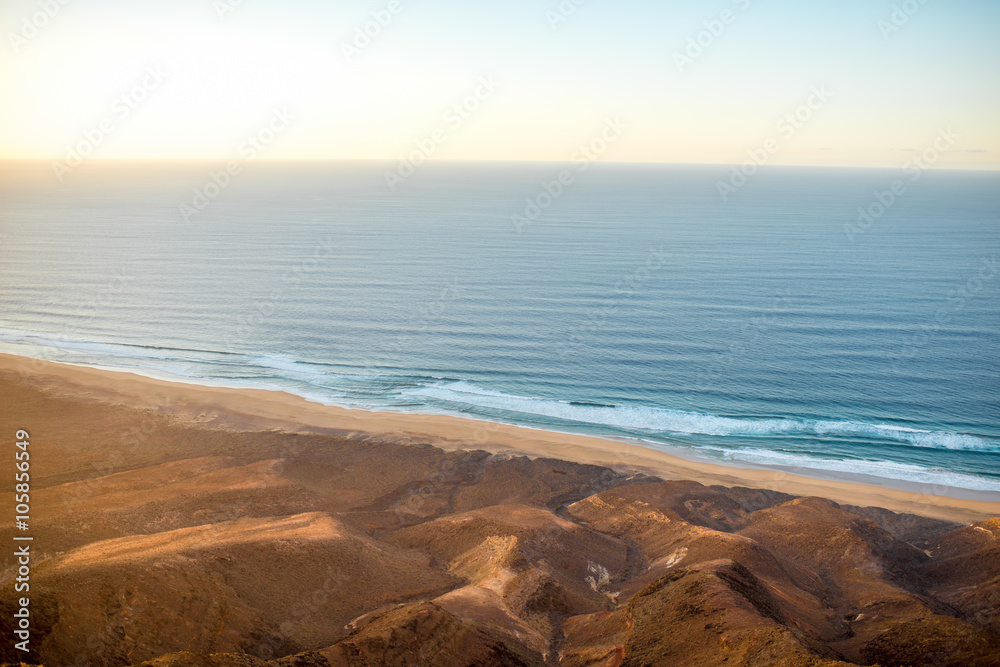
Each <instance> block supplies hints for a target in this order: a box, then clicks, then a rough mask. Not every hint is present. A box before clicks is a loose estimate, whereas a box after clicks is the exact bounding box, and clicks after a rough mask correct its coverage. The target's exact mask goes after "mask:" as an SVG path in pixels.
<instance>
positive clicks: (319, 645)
mask: <svg viewBox="0 0 1000 667" xmlns="http://www.w3.org/2000/svg"><path fill="white" fill-rule="evenodd" d="M3 392H6V393H3ZM0 393H3V396H4V397H5V400H8V401H11V403H10V404H11V405H15V407H16V408H17V412H18V419H26V420H32V419H34V420H36V422H37V423H39V424H40V425H41V426H40V428H39V429H38V430H37V432H36V433H33V434H32V445H31V446H32V447H33V448H34V449H32V457H33V458H32V461H33V466H34V464H35V462H36V460H37V471H36V468H35V467H33V468H32V470H33V475H36V476H33V477H32V480H33V482H32V483H33V487H32V518H31V532H32V535H33V536H34V538H35V540H34V541H33V542H32V554H33V558H32V563H31V565H32V571H31V605H32V610H33V616H32V628H33V632H32V652H31V654H30V655H29V656H23V655H21V654H20V652H15V651H14V649H13V648H12V646H11V644H10V642H6V643H4V644H3V645H2V647H0V663H2V662H5V661H6V662H15V661H18V660H20V659H24V658H25V657H27V658H29V659H30V660H32V661H34V662H35V663H37V664H47V665H49V667H52V666H53V665H56V666H59V667H63V666H70V665H96V666H102V667H125V666H127V665H139V664H142V665H145V666H147V667H295V666H298V667H344V666H350V667H355V666H359V665H371V666H375V665H439V666H441V667H452V666H454V667H459V666H464V665H543V664H544V665H564V666H566V667H569V666H574V667H576V666H579V667H583V666H602V667H617V666H620V665H665V666H668V667H685V666H688V665H691V666H694V665H723V664H724V665H745V666H746V667H756V666H758V665H777V666H789V667H791V666H793V665H796V666H797V665H814V666H816V667H834V666H835V665H846V664H857V665H873V664H878V665H881V666H882V667H888V666H890V665H892V666H895V665H900V666H902V665H908V666H916V665H920V666H924V665H926V666H928V667H929V666H931V665H955V666H958V665H973V666H977V667H985V666H986V665H1000V611H998V610H1000V519H996V518H995V519H990V520H988V521H980V522H978V523H975V524H973V525H967V526H960V525H956V524H954V523H950V522H946V521H939V520H936V519H929V518H926V517H918V516H914V515H907V514H899V513H895V512H890V511H888V510H883V509H880V508H872V507H853V506H847V505H838V504H837V503H834V502H832V501H829V500H824V499H820V498H813V497H794V496H791V495H788V494H783V493H779V492H776V491H771V490H766V489H750V488H743V487H728V486H722V485H715V486H705V485H702V484H700V483H697V482H691V481H678V480H672V481H664V480H661V479H658V478H653V477H648V476H645V475H642V474H637V473H636V472H635V471H619V472H616V471H613V470H611V469H609V468H603V467H600V466H594V465H583V464H577V463H572V462H568V461H559V460H554V459H546V458H535V459H530V458H527V457H524V456H517V455H511V454H509V453H505V454H491V453H487V452H484V451H478V450H476V449H475V448H474V447H472V446H471V445H469V447H468V449H463V447H462V446H460V445H461V443H455V442H440V443H437V444H440V445H442V446H441V447H438V446H434V445H433V444H431V443H429V442H425V441H421V440H420V439H419V438H413V437H409V436H403V435H399V434H396V435H392V434H389V435H373V434H371V433H363V432H353V431H352V432H348V431H338V432H335V431H330V432H327V433H325V434H324V433H310V434H304V433H290V432H282V431H279V430H274V429H273V428H263V427H261V428H254V422H253V421H252V419H250V418H249V417H248V416H246V415H239V414H235V413H230V414H228V415H224V414H223V411H221V410H218V411H213V410H211V409H208V408H206V407H205V406H204V405H202V404H199V403H197V402H196V401H191V402H185V403H183V404H180V405H174V406H173V407H172V408H171V409H169V410H167V409H164V410H157V409H150V408H148V407H146V408H137V407H132V406H130V405H127V404H122V403H121V402H118V401H116V400H112V399H111V395H110V394H109V393H108V392H107V391H104V390H101V391H98V392H96V393H95V394H94V395H92V396H89V397H86V396H81V394H80V393H79V392H76V393H73V392H67V391H57V390H56V386H55V385H53V386H51V387H50V386H35V385H31V384H30V383H29V384H28V385H24V384H22V383H21V382H20V380H19V379H13V380H12V379H10V378H7V377H4V376H3V374H2V373H0ZM55 416H59V418H58V419H57V418H56V417H55ZM240 419H242V420H243V422H242V423H243V426H242V427H241V428H236V427H234V423H235V422H237V421H239V420H240ZM0 421H3V424H2V426H3V428H8V427H13V423H12V422H10V417H9V416H8V413H7V412H6V411H5V412H4V414H3V415H0ZM8 422H10V423H8ZM14 428H17V427H14ZM8 430H10V429H8ZM11 432H13V431H12V430H11ZM7 498H8V500H9V499H10V495H9V493H8V494H7ZM3 521H6V522H7V523H6V525H5V526H2V527H4V528H6V529H12V528H13V526H12V525H11V524H10V523H9V522H10V517H9V516H8V517H7V518H5V519H3ZM15 575H16V570H15V565H14V564H13V563H12V561H11V560H10V559H9V558H8V560H7V561H5V569H4V570H3V571H2V572H0V584H2V585H3V589H2V594H0V618H2V619H4V620H3V621H0V625H2V626H3V627H2V628H0V629H2V630H3V631H4V632H5V633H6V634H7V635H8V636H10V630H11V628H10V626H9V624H10V623H11V619H12V618H13V617H12V613H13V610H14V609H15V608H16V606H17V605H16V602H17V596H16V594H15V593H14V591H13V587H12V586H11V583H12V580H13V579H14V577H15Z"/></svg>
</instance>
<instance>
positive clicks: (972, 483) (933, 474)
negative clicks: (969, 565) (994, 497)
mask: <svg viewBox="0 0 1000 667" xmlns="http://www.w3.org/2000/svg"><path fill="white" fill-rule="evenodd" d="M713 451H718V452H721V454H722V457H723V458H724V459H726V460H729V461H740V462H742V463H750V464H753V465H760V466H783V467H786V468H803V469H811V470H820V471H832V472H841V473H847V474H851V475H868V476H871V477H880V478H882V479H895V480H902V481H906V482H916V483H919V484H936V485H941V486H950V487H954V488H959V489H972V490H975V491H1000V481H995V480H992V479H990V478H988V477H981V476H979V475H972V474H968V473H960V472H949V471H946V470H935V469H933V468H925V467H923V466H917V465H912V464H909V463H897V462H895V461H869V460H851V459H825V458H814V457H811V456H805V455H799V454H790V453H787V452H776V451H771V450H757V449H727V450H713Z"/></svg>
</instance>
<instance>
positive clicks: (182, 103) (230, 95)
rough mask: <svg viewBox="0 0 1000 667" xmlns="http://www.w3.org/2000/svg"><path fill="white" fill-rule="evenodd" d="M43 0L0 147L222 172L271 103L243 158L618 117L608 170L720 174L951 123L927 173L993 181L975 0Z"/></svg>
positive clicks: (324, 154)
mask: <svg viewBox="0 0 1000 667" xmlns="http://www.w3.org/2000/svg"><path fill="white" fill-rule="evenodd" d="M54 3H55V6H58V10H57V11H56V12H55V13H54V14H53V15H52V16H51V17H49V18H47V19H46V20H45V21H44V24H43V25H35V24H36V23H40V22H41V21H40V20H36V18H37V15H38V13H39V11H40V10H39V5H38V4H37V2H28V1H24V0H16V1H15V2H10V3H7V4H6V5H5V7H4V8H3V9H2V10H0V20H2V23H3V25H4V26H5V27H6V28H7V30H6V31H5V32H6V35H7V40H6V41H8V44H7V48H8V52H7V54H6V55H5V66H4V68H3V70H2V71H0V95H3V98H4V100H5V104H4V106H3V111H2V113H3V115H4V118H3V129H2V131H0V158H33V159H63V158H64V157H65V156H66V154H67V153H68V152H70V151H72V149H73V147H74V146H77V145H79V144H80V143H81V142H83V143H84V144H90V150H91V155H92V156H93V157H95V158H102V159H157V158H159V159H192V158H197V159H225V158H228V157H232V156H233V155H234V153H235V152H236V151H237V150H238V147H239V145H240V144H241V142H242V141H244V139H245V138H246V137H247V136H248V135H250V134H252V133H255V132H257V131H259V130H260V129H261V128H262V127H264V126H265V125H266V123H267V122H268V119H269V118H270V117H271V116H272V114H273V113H275V110H281V111H282V112H284V113H287V114H290V115H291V116H292V117H293V118H294V120H293V121H292V123H291V124H290V126H289V127H288V129H287V130H286V131H284V132H282V133H281V136H280V137H278V138H276V140H275V141H274V142H273V143H271V144H269V145H268V146H267V148H266V150H263V151H261V157H262V158H269V159H374V160H394V159H397V158H398V157H400V156H402V155H406V154H408V153H410V152H411V151H413V150H415V147H419V146H421V145H423V146H427V147H428V150H427V157H428V159H449V160H551V161H560V160H566V159H568V158H569V156H571V155H572V154H573V153H574V151H575V150H576V149H577V147H578V146H579V145H581V144H583V143H586V142H587V141H590V140H591V139H592V138H593V137H594V136H595V133H596V132H599V131H600V128H601V127H602V125H603V124H604V123H605V122H606V121H607V120H608V119H620V121H621V122H622V123H625V124H626V125H627V130H626V131H625V132H624V133H623V134H622V136H621V138H620V140H619V141H617V142H616V143H615V145H614V146H612V147H610V148H609V150H608V152H607V155H606V156H605V157H604V159H606V160H608V161H623V162H676V163H719V164H735V163H739V162H740V161H742V160H745V159H747V158H748V155H752V154H753V152H754V151H757V152H758V154H759V151H761V150H765V147H766V146H772V147H773V148H774V150H767V151H766V152H767V162H768V163H769V164H788V165H829V166H887V167H894V166H899V165H900V164H901V163H902V162H904V161H905V160H906V159H907V156H908V155H912V154H913V153H914V152H917V153H919V152H920V151H922V150H924V149H925V148H927V147H928V146H930V145H932V142H933V141H934V139H935V136H937V133H938V132H939V131H940V130H942V129H948V128H950V129H952V130H953V131H954V132H955V133H957V135H958V136H959V139H958V140H957V141H956V142H955V145H954V146H953V147H952V148H951V149H950V150H949V151H947V152H946V153H945V154H943V155H942V156H941V158H940V160H939V163H938V164H936V165H935V166H938V167H951V168H964V169H969V168H978V169H998V168H1000V126H998V124H997V122H996V120H995V119H996V118H998V117H1000V86H998V85H997V83H998V82H1000V76H998V74H1000V42H997V40H995V39H994V34H995V32H996V29H997V28H1000V7H998V6H997V5H995V4H992V3H988V2H982V1H977V0H958V1H957V2H955V3H952V4H948V5H945V4H943V3H938V4H932V3H927V4H925V5H921V6H920V8H919V10H918V11H917V12H916V13H915V14H913V15H912V16H909V17H906V21H905V22H904V23H903V24H902V25H900V26H896V27H895V29H892V30H890V31H889V32H886V29H885V26H884V25H881V24H880V21H882V22H884V21H886V20H887V19H888V20H891V14H892V9H891V6H889V5H885V6H883V3H874V4H873V3H865V2H861V1H860V0H849V1H848V2H845V3H840V4H838V5H836V6H823V7H808V8H806V7H802V6H800V5H796V4H794V3H792V2H791V1H790V0H775V2H773V3H759V4H758V3H757V2H755V1H753V0H731V1H729V2H724V3H721V4H720V5H718V7H716V8H714V9H713V8H712V7H709V6H707V5H703V6H700V7H690V6H683V7H680V6H672V5H668V6H663V5H661V4H655V3H651V2H645V1H640V0H628V1H626V2H623V3H618V4H611V3H599V2H597V1H596V0H593V1H592V2H586V3H582V4H579V5H578V6H577V9H576V10H575V11H574V12H572V13H571V14H570V15H562V14H560V13H558V12H559V10H558V7H559V4H558V3H556V2H542V3H532V2H526V1H525V0H516V1H515V2H512V3H509V4H507V5H504V6H503V7H470V6H467V5H466V4H462V3H458V2H452V1H445V0H437V1H435V0H421V2H420V3H413V4H412V6H411V4H410V2H408V1H407V0H387V1H385V2H379V3H375V4H366V5H364V6H352V7H336V8H335V7H330V6H326V5H323V4H321V3H319V2H310V3H305V4H304V5H303V6H299V7H295V8H292V7H289V6H282V5H281V4H280V3H277V2H276V0H244V1H242V2H238V3H237V2H233V0H181V1H179V2H176V3H172V4H171V5H170V6H169V7H160V6H154V5H152V4H147V5H139V4H136V3H129V2H125V1H124V0H95V1H94V2H90V3H87V4H75V3H69V2H68V1H67V2H66V3H65V4H59V3H58V2H55V0H54ZM674 4H676V3H674ZM220 5H221V6H222V7H224V8H225V7H228V10H225V9H224V10H222V11H221V12H220V11H219V6H220ZM220 13H221V16H220ZM33 17H36V18H33ZM880 25H881V27H880ZM889 25H891V24H889ZM31 26H34V27H35V30H34V32H32V31H31V29H30V27H31ZM372 26H375V27H372ZM366 28H367V29H368V33H369V34H368V35H366V34H365V32H364V31H365V29H366ZM26 35H27V36H26ZM706 35H707V36H706ZM12 36H13V37H12ZM692 45H694V46H692ZM484 80H485V81H489V82H491V85H489V86H486V87H485V88H484V86H483V83H482V82H483V81H484ZM818 88H823V89H824V90H827V91H828V92H829V95H827V96H826V97H825V99H822V100H821V101H817V100H816V98H815V95H814V91H815V90H817V89H818ZM803 108H805V109H806V111H805V112H803V111H802V109H803ZM789 118H791V121H789V120H788V119H789ZM789 127H791V128H792V129H793V130H794V131H791V132H789V129H788V128H789ZM435 137H437V138H435ZM428 142H430V143H428Z"/></svg>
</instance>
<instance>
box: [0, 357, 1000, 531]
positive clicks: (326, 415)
mask: <svg viewBox="0 0 1000 667" xmlns="http://www.w3.org/2000/svg"><path fill="white" fill-rule="evenodd" d="M0 372H6V373H12V374H14V375H16V376H20V377H21V378H22V379H23V380H25V381H28V382H31V383H35V384H40V385H41V386H42V388H43V389H45V390H46V391H50V392H54V393H56V394H58V395H60V396H63V397H68V398H74V399H77V400H82V401H88V400H89V401H95V400H96V401H100V402H104V403H111V404H117V405H123V406H126V407H131V408H137V409H145V410H150V409H152V410H155V411H157V412H159V413H163V414H172V415H176V416H178V417H180V418H183V419H186V420H187V421H189V422H190V423H192V424H193V425H201V427H202V428H223V429H230V430H232V429H237V430H250V431H267V430H279V431H285V432H292V433H320V434H322V433H328V432H330V431H339V432H351V433H363V434H366V435H370V436H372V437H376V438H382V439H387V440H392V441H402V442H409V443H412V444H431V445H433V446H436V447H440V448H442V449H445V450H484V451H487V452H490V453H492V454H520V455H525V456H528V457H531V458H538V457H544V458H553V459H562V460H566V461H574V462H577V463H584V464H591V465H598V466H603V467H607V468H612V469H614V470H616V471H621V472H626V471H631V472H636V473H643V474H647V475H652V476H655V477H660V478H662V479H674V480H677V479H684V480H693V481H696V482H700V483H702V484H706V485H713V484H718V485H722V486H747V487H753V488H765V489H772V490H775V491H781V492H784V493H788V494H791V495H796V496H818V497H822V498H827V499H830V500H833V501H835V502H838V503H842V504H849V505H859V506H872V507H881V508H884V509H888V510H892V511H895V512H906V513H912V514H918V515H922V516H927V517H932V518H938V519H945V520H951V521H958V522H961V523H971V522H975V521H980V520H983V519H986V518H990V517H993V516H1000V500H998V501H991V500H983V499H978V498H957V497H951V496H946V495H940V494H934V493H926V492H924V491H921V490H918V489H913V490H900V489H896V488H890V487H885V486H878V485H875V484H871V483H865V482H863V481H854V480H852V481H844V480H831V479H823V478H818V477H812V476H807V475H804V474H801V473H799V472H797V471H793V472H788V471H784V470H780V469H777V470H776V469H763V468H752V467H741V466H739V465H735V464H726V463H721V462H720V463H714V462H708V461H702V460H692V459H689V458H686V457H683V456H678V455H676V454H672V453H668V452H665V451H662V450H659V449H653V448H651V447H647V446H643V445H639V444H632V443H630V442H626V441H622V440H613V439H607V438H601V437H596V436H588V435H578V434H571V433H563V432H559V431H549V430H544V429H538V428H531V427H523V426H513V425H509V424H503V423H499V422H490V421H485V420H478V419H473V418H464V417H456V416H451V415H435V414H415V413H403V412H389V411H370V410H365V409H361V408H343V407H337V406H328V405H324V404H322V403H317V402H313V401H309V400H307V399H305V398H303V397H300V396H297V395H294V394H291V393H287V392H284V391H278V390H270V389H258V388H230V387H217V386H210V385H205V384H196V383H188V382H183V381H171V380H165V379H160V378H154V377H150V376H147V375H142V374H139V373H136V372H132V371H125V370H107V369H101V368H94V367H90V366H81V365H74V364H68V363H61V362H55V361H46V360H40V359H35V358H32V357H23V356H18V355H13V354H6V353H0ZM29 426H30V425H29ZM913 484H914V485H916V483H913ZM938 488H942V489H945V488H950V487H938ZM935 490H937V489H935ZM972 493H975V492H972ZM987 493H988V492H987Z"/></svg>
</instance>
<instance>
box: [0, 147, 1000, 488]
mask: <svg viewBox="0 0 1000 667" xmlns="http://www.w3.org/2000/svg"><path fill="white" fill-rule="evenodd" d="M219 167H220V165H216V164H208V163H160V164H142V163H137V164H114V163H106V164H101V163H94V164H85V165H83V166H81V167H80V168H79V169H77V170H76V171H74V172H73V173H71V174H69V175H68V176H66V178H65V179H64V181H63V182H61V183H60V182H57V180H56V178H55V177H54V176H53V174H52V172H51V169H50V167H49V165H47V164H38V163H27V162H7V163H2V164H0V202H2V208H0V352H10V353H14V354H21V355H27V356H34V357H40V358H46V359H53V360H58V361H66V362H71V363H77V364H87V365H94V366H100V367H105V368H116V369H128V370H137V371H140V372H143V373H146V374H149V375H154V376H159V377H167V378H172V379H182V380H184V381H188V382H203V383H212V384H223V385H231V386H259V387H266V388H274V389H282V390H285V391H289V392H293V393H296V394H300V395H302V396H304V397H306V398H308V399H310V400H315V401H321V402H324V403H329V404H336V405H344V406H353V407H365V408H373V409H384V410H397V411H406V412H423V413H446V414H457V415H462V416H467V417H473V418H477V419H484V420H490V421H497V422H505V423H512V424H521V425H526V426H532V427H538V428H546V429H552V430H558V431H566V432H574V433H585V434H593V435H601V436H606V437H616V438H628V439H632V440H634V441H638V442H641V443H642V444H644V445H645V446H648V447H653V448H657V447H659V448H664V449H667V450H668V451H671V452H673V453H680V454H682V455H686V456H691V457H696V458H698V457H700V458H707V459H711V460H718V461H721V462H728V463H734V464H739V465H745V466H755V467H764V468H772V469H775V470H795V471H806V472H807V473H808V474H813V475H817V476H824V477H832V478H854V479H862V480H865V481H875V482H878V483H881V484H885V485H887V486H896V487H899V488H914V486H915V485H916V486H917V487H919V488H918V490H923V491H927V492H936V493H952V494H956V495H965V496H967V497H983V498H991V499H1000V382H998V376H1000V373H998V371H1000V329H998V325H1000V298H998V297H1000V275H998V271H997V268H996V259H997V255H998V254H1000V174H997V173H995V172H992V173H991V172H978V173H977V172H947V171H932V172H926V173H924V174H922V175H921V176H920V178H919V179H918V180H915V181H911V180H910V177H909V176H908V175H904V174H903V173H902V172H900V171H893V170H847V169H817V168H779V167H774V168H770V169H762V170H761V172H760V173H758V174H756V175H754V176H753V177H752V178H750V179H749V181H748V182H747V184H746V185H745V186H743V187H742V188H740V189H739V190H738V191H737V192H735V193H732V194H730V196H729V198H728V201H723V200H722V199H721V197H720V196H719V193H718V190H717V185H716V183H717V181H719V180H721V179H727V178H728V176H729V174H730V170H729V169H728V168H726V167H716V166H653V165H621V164H619V165H614V164H608V165H592V166H591V168H590V169H588V170H587V171H585V172H579V173H575V178H574V181H573V182H572V183H571V184H569V185H567V186H566V187H565V188H564V191H563V192H562V193H561V194H560V195H559V196H557V197H555V198H554V199H552V198H547V197H548V195H547V193H546V190H545V189H544V187H543V182H551V181H552V180H554V179H556V178H557V175H558V173H559V171H560V170H561V169H562V168H564V167H565V165H558V164H537V163H536V164H516V163H490V164H486V163H468V164H446V163H441V164H431V165H426V166H423V167H421V168H419V169H418V170H417V172H416V173H415V174H414V175H413V176H411V177H410V178H408V179H407V180H406V181H405V182H404V183H402V184H400V185H399V186H398V187H397V188H396V190H395V191H390V189H389V188H388V187H387V186H386V182H385V179H384V171H385V169H386V168H387V165H380V164H375V163H254V164H249V165H246V166H245V169H244V172H243V173H241V174H240V175H238V176H237V177H235V178H234V179H233V180H232V183H230V184H229V185H228V186H227V187H224V188H219V189H218V190H216V189H215V188H214V187H213V186H212V185H208V184H209V183H210V180H209V172H210V171H212V170H218V168H219ZM896 179H903V181H904V182H905V184H906V191H905V192H904V193H903V194H901V195H898V196H896V198H895V199H896V200H895V201H894V202H893V203H892V204H891V205H889V206H888V207H887V208H885V207H884V206H883V204H880V203H879V202H878V199H877V198H876V195H875V193H881V192H884V191H886V190H888V189H889V188H890V186H891V184H892V182H893V181H894V180H896ZM206 189H207V191H208V193H209V194H212V195H215V196H214V197H213V198H207V197H206V199H205V200H198V199H197V196H196V194H195V191H196V190H198V191H201V192H205V191H206ZM882 199H883V201H885V202H887V201H888V200H887V199H886V197H885V196H884V195H883V196H882ZM526 200H534V201H535V202H537V203H538V204H540V206H539V207H538V211H537V212H538V213H539V214H538V215H537V216H535V217H534V219H529V218H528V217H525V215H526V208H527V209H528V212H529V213H534V212H535V211H533V210H532V209H531V207H530V206H529V205H528V203H527V202H526ZM194 204H198V205H199V206H201V205H204V206H203V208H201V209H199V208H197V207H195V206H194ZM205 204H207V205H205ZM184 206H188V207H190V208H188V209H185V208H184ZM859 208H861V209H864V210H870V211H871V212H872V213H873V214H874V215H873V216H872V217H871V219H870V221H869V220H865V219H862V220H861V221H860V223H859V219H858V218H859V213H858V209H859ZM880 208H881V209H883V211H882V212H881V214H879V213H880ZM185 212H186V215H184V213H185ZM512 216H515V217H514V219H513V220H512ZM517 216H521V217H520V218H518V217H517ZM515 221H516V224H515Z"/></svg>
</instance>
